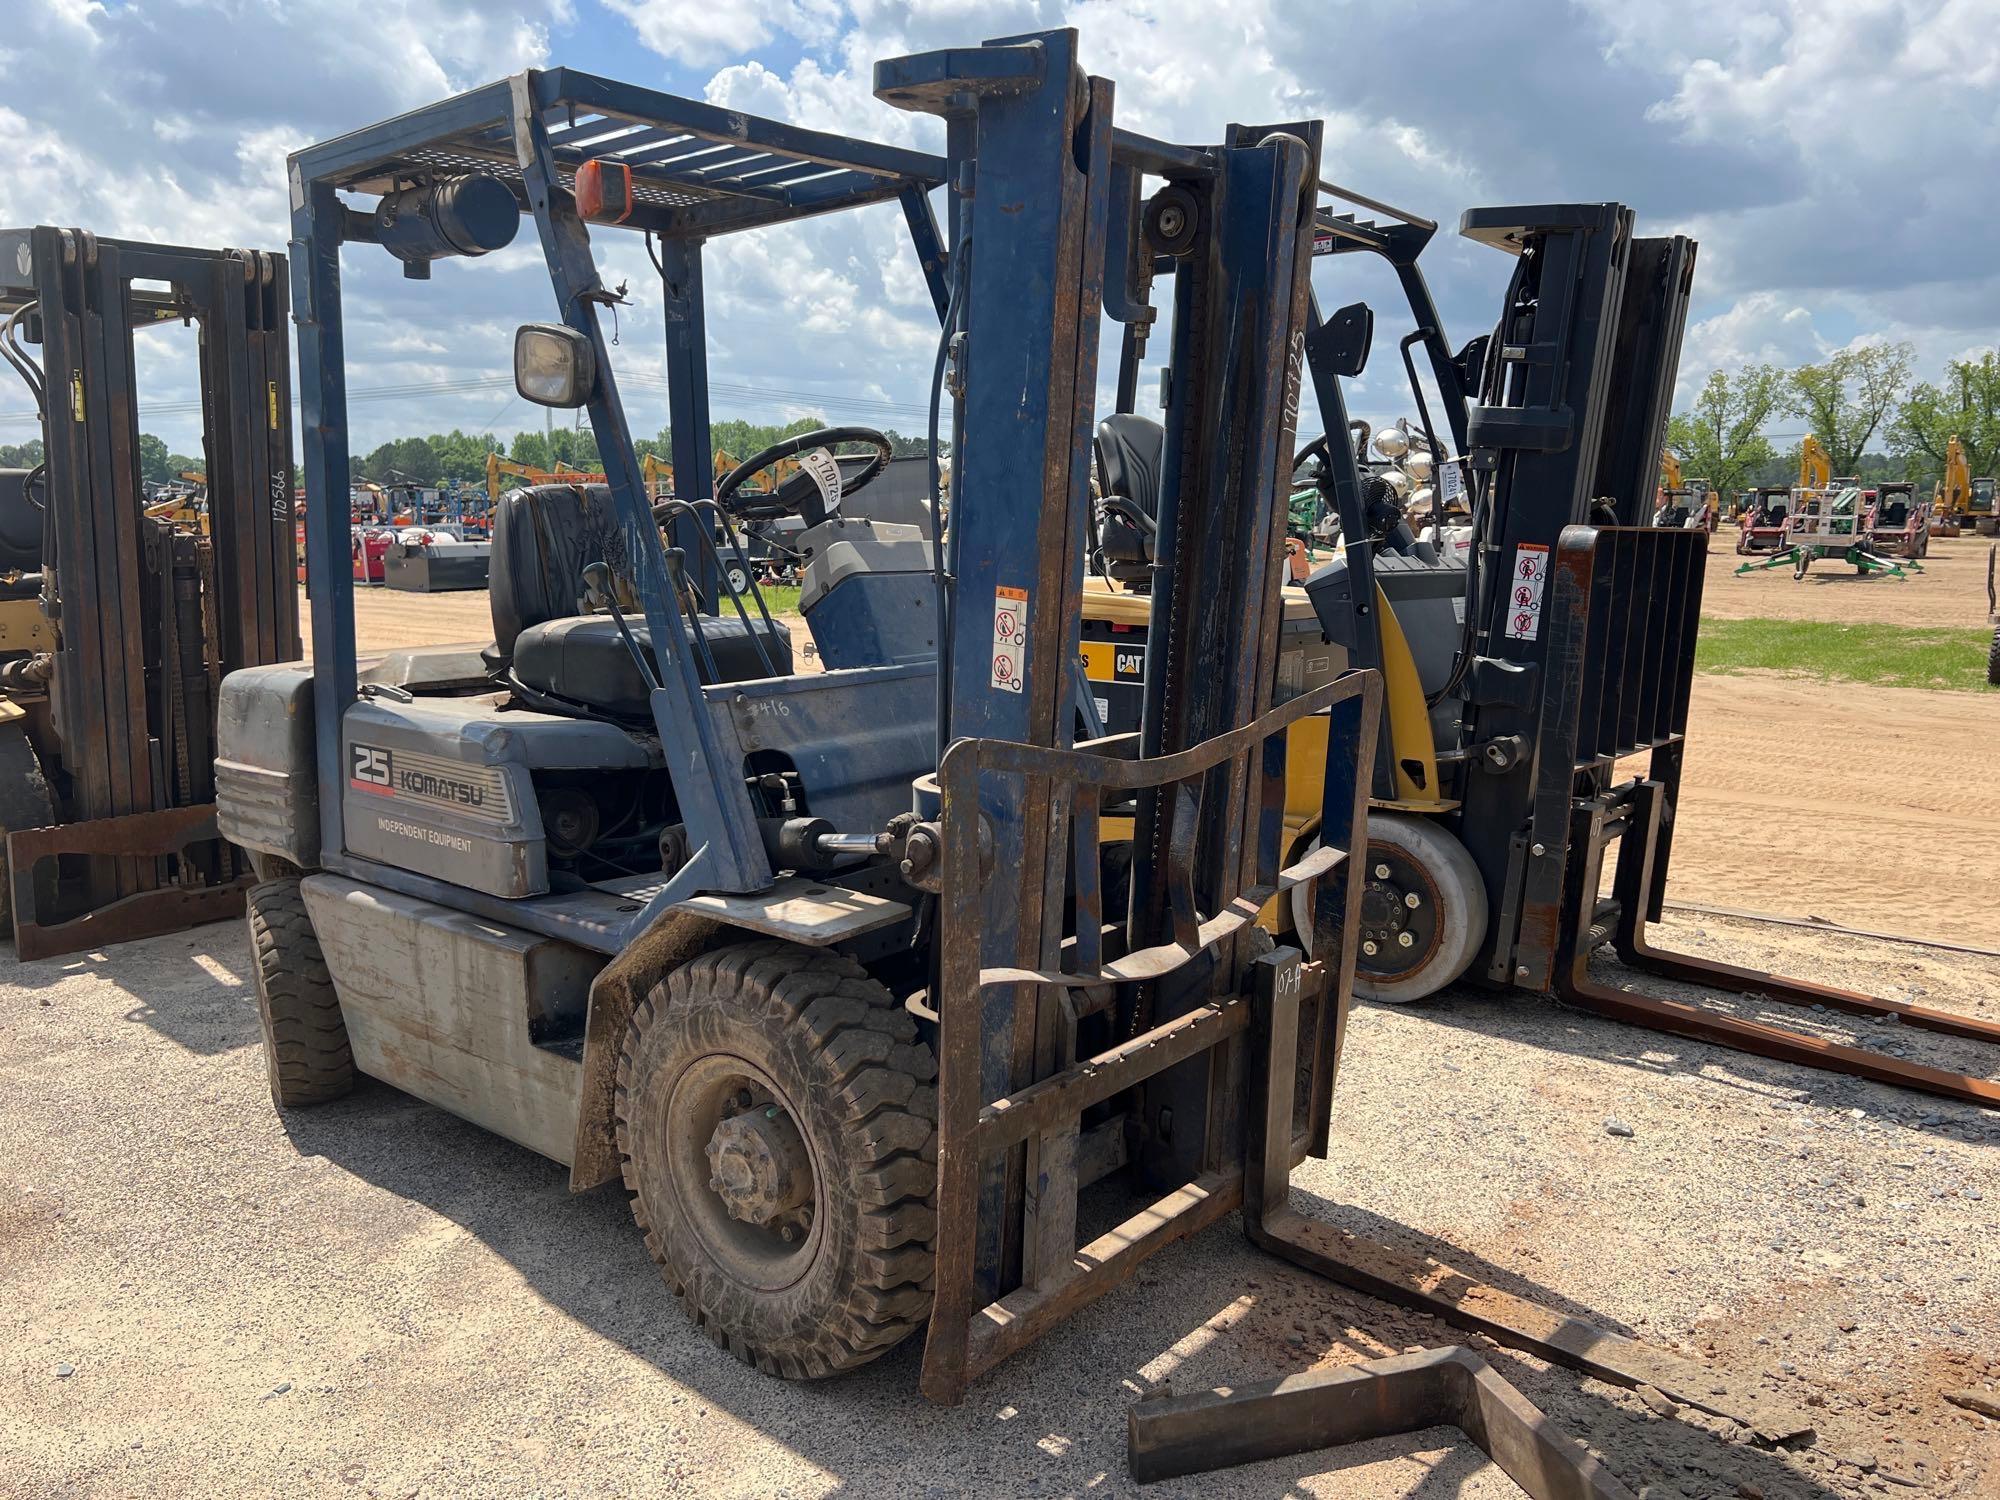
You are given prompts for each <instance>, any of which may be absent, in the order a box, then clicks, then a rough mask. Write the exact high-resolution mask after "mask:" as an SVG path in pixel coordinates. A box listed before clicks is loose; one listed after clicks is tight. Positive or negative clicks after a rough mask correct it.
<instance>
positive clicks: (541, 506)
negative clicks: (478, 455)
mask: <svg viewBox="0 0 2000 1500" xmlns="http://www.w3.org/2000/svg"><path fill="white" fill-rule="evenodd" d="M593 562H602V563H604V564H605V565H606V566H607V567H608V568H609V569H610V570H611V576H612V580H613V587H614V589H615V590H616V591H617V593H618V596H619V607H620V608H621V609H622V610H623V611H624V612H625V616H626V623H627V624H628V625H629V626H630V627H631V629H632V634H633V636H634V638H635V639H636V640H637V641H638V642H639V645H640V646H641V648H642V649H649V648H650V646H651V639H650V637H649V635H648V634H647V630H646V624H645V617H644V615H643V614H641V613H640V611H639V607H638V598H637V595H636V593H635V591H634V590H633V588H632V585H631V574H632V570H631V567H630V563H629V559H628V556H627V552H626V547H625V535H624V532H623V531H622V530H621V529H620V527H619V525H618V514H617V508H616V506H615V505H614V504H613V502H612V499H611V490H610V487H609V486H608V485H602V484H592V485H570V484H540V485H533V486H531V487H529V488H527V489H520V490H513V491H511V492H509V493H508V494H506V495H504V496H502V497H501V500H500V504H499V506H498V508H497V509H496V511H495V513H494V517H493V558H492V581H491V584H490V590H491V594H492V606H493V650H494V655H495V656H496V657H497V658H498V659H499V661H500V662H501V663H503V664H504V667H505V671H506V674H507V678H508V681H509V682H510V683H511V684H512V685H513V687H514V688H515V689H516V690H517V691H518V692H520V693H521V694H522V695H523V696H524V697H527V698H528V699H530V700H531V701H536V702H538V703H542V704H545V705H546V706H551V707H557V708H560V707H562V706H564V705H575V706H578V707H582V708H586V709H590V710H592V711H594V712H596V713H598V714H601V715H603V716H605V717H607V718H613V719H622V720H625V719H629V720H642V721H643V720H646V719H649V718H650V717H651V716H652V705H651V704H650V702H649V701H648V699H647V686H646V679H645V677H644V675H643V674H642V673H641V672H640V670H639V664H638V663H637V662H636V661H634V660H633V659H632V653H631V651H630V650H629V649H627V647H626V645H625V641H624V638H623V637H622V636H621V635H620V634H619V632H618V625H617V622H616V621H614V620H613V619H612V618H611V616H610V615H608V614H585V613H583V607H584V599H583V596H584V582H583V570H584V569H585V568H586V567H588V566H589V565H590V564H591V563H593ZM701 633H702V640H703V641H704V642H705V643H706V645H707V652H706V653H705V654H704V653H703V651H702V650H701V649H700V648H699V647H697V648H696V650H695V652H694V658H695V665H696V670H697V671H698V672H699V673H700V675H701V677H702V680H703V681H704V682H744V681H749V680H751V679H754V678H759V677H769V676H774V675H775V676H785V675H788V674H789V673H790V672H791V670H792V641H791V632H790V631H788V630H787V629H786V628H785V627H784V626H783V625H781V624H779V623H778V622H777V621H775V620H774V621H772V622H771V624H770V626H769V627H768V628H766V626H765V624H764V621H763V618H762V617H761V615H759V614H758V613H757V612H756V611H754V610H753V611H751V622H750V623H749V624H747V625H746V624H745V623H744V621H743V620H742V619H741V618H739V617H738V616H737V615H736V614H735V613H734V611H733V609H732V612H731V613H730V614H728V615H725V616H720V617H717V618H712V619H711V618H709V617H706V616H704V617H703V618H702V621H701ZM760 645H761V647H762V650H761V651H760V650H759V646H760ZM711 662H713V670H711V668H710V663H711ZM767 662H768V665H767Z"/></svg>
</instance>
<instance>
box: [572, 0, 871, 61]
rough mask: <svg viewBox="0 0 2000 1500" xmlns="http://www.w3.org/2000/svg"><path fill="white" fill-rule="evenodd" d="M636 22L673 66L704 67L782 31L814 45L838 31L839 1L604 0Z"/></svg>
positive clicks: (641, 37) (649, 43) (654, 48)
mask: <svg viewBox="0 0 2000 1500" xmlns="http://www.w3.org/2000/svg"><path fill="white" fill-rule="evenodd" d="M603 4H604V6H605V8H606V9H607V10H610V11H613V12H615V13H616V14H618V15H621V16H623V17H624V18H625V19H626V20H627V21H629V22H631V23H632V30H633V31H634V32H635V33H636V34H637V36H638V38H639V40H640V42H641V43H643V44H644V45H645V46H646V47H648V48H650V49H651V50H652V51H654V52H656V53H658V54H659V55H660V56H661V57H664V58H667V59H668V60H669V61H672V62H680V63H691V64H704V63H716V62H720V61H722V60H723V59H724V58H729V57H741V56H743V55H744V54H745V53H747V52H749V51H751V50H753V49H755V48H757V47H761V46H763V45H764V44H765V43H766V42H768V41H770V40H771V38H772V37H773V36H774V35H776V34H777V33H779V32H781V31H782V32H785V33H788V34H789V35H792V36H795V37H798V38H800V39H801V40H804V41H809V42H814V43H818V42H824V41H828V40H830V39H831V38H832V37H833V36H834V35H835V34H836V32H837V31H838V28H839V25H840V21H841V9H842V8H841V6H840V4H839V3H838V0H736V3H735V4H732V5H717V4H714V3H713V0H603Z"/></svg>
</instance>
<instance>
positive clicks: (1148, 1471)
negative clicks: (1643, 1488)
mask: <svg viewBox="0 0 2000 1500" xmlns="http://www.w3.org/2000/svg"><path fill="white" fill-rule="evenodd" d="M1427 1427H1456V1428H1457V1429H1458V1430H1459V1431H1460V1432H1462V1433H1464V1434H1465V1436H1466V1438H1467V1440H1468V1441H1470V1442H1472V1443H1473V1444H1475V1445H1476V1446H1477V1447H1479V1448H1480V1449H1481V1450H1482V1451H1484V1452H1485V1453H1486V1454H1487V1456H1488V1457H1490V1458H1491V1459H1492V1460H1493V1461H1494V1463H1495V1464H1497V1465H1498V1466H1499V1467H1500V1470H1501V1472H1502V1473H1504V1474H1506V1476H1507V1477H1508V1478H1509V1479H1511V1480H1513V1481H1514V1483H1516V1484H1518V1485H1519V1486H1520V1487H1521V1488H1522V1489H1523V1490H1524V1491H1526V1492H1527V1493H1528V1494H1529V1495H1531V1496H1532V1497H1534V1500H1634V1497H1633V1494H1632V1491H1631V1490H1630V1489H1628V1488H1627V1487H1626V1486H1625V1485H1624V1484H1623V1483H1622V1482H1621V1481H1620V1480H1619V1479H1618V1478H1617V1476H1616V1475H1614V1474H1612V1472H1611V1471H1610V1470H1609V1469H1607V1468H1606V1467H1605V1466H1604V1464H1603V1463H1602V1462H1601V1461H1600V1460H1599V1459H1598V1458H1597V1457H1596V1455H1595V1454H1593V1453H1591V1452H1590V1450H1589V1449H1587V1448H1585V1447H1584V1446H1583V1444H1581V1443H1580V1442H1578V1441H1577V1440H1576V1439H1575V1438H1573V1437H1571V1436H1570V1435H1569V1434H1568V1433H1567V1432H1565V1431H1563V1429H1562V1428H1561V1427H1559V1426H1557V1425H1556V1423H1554V1422H1552V1421H1550V1420H1549V1418H1548V1417H1546V1416H1544V1415H1543V1414H1542V1412H1541V1410H1540V1408H1538V1407H1537V1406H1535V1404H1534V1403H1533V1402H1531V1401H1529V1400H1528V1398H1527V1397H1526V1396H1523V1395H1522V1394H1521V1393H1520V1392H1519V1391H1517V1390H1515V1389H1514V1387H1513V1386H1511V1385H1509V1384H1508V1383H1507V1382H1506V1381H1505V1380H1502V1379H1501V1378H1500V1376H1499V1375H1498V1374H1497V1373H1496V1372H1495V1371H1494V1369H1493V1368H1492V1366H1490V1365H1488V1364H1487V1363H1486V1361H1485V1360H1483V1359H1481V1358H1480V1357H1479V1356H1478V1355H1476V1354H1474V1353H1473V1352H1472V1351H1471V1350H1470V1349H1464V1348H1459V1347H1455V1346H1454V1347H1451V1348H1444V1349H1426V1350H1423V1351H1422V1352H1421V1353H1417V1354H1401V1355H1397V1356H1395V1357H1393V1358H1390V1359H1376V1360H1370V1361H1368V1362H1367V1363H1365V1364H1358V1365H1347V1366H1344V1367H1342V1368H1340V1369H1337V1370H1315V1371H1310V1372H1307V1373H1305V1374H1299V1375H1287V1376H1284V1377H1282V1378H1281V1379H1278V1380H1266V1381H1260V1382H1258V1383H1257V1384H1255V1385H1246V1386H1235V1387H1230V1388H1225V1389H1220V1390H1212V1391H1202V1392H1200V1393H1198V1394H1195V1395H1189V1396H1153V1397H1148V1398H1147V1399H1145V1400H1143V1401H1140V1402H1138V1403H1137V1404H1136V1405H1134V1406H1133V1407H1132V1408H1131V1410H1130V1411H1129V1413H1128V1414H1127V1417H1126V1430H1125V1461H1126V1464H1127V1466H1128V1467H1129V1468H1130V1469H1131V1471H1132V1477H1133V1478H1134V1479H1136V1480H1138V1481H1139V1483H1141V1484H1151V1483H1153V1482H1155V1481H1156V1480H1161V1479H1174V1478H1178V1477H1180V1476H1181V1475H1184V1474H1205V1473H1211V1472H1213V1471H1214V1470H1216V1469H1227V1468H1233V1467H1235V1466H1236V1465H1237V1464H1247V1463H1256V1462H1259V1461H1261V1460H1264V1459H1271V1458H1287V1457H1290V1456H1291V1455H1293V1454H1298V1453H1310V1452H1312V1451H1314V1450H1315V1449H1319V1448H1339V1447H1345V1446H1346V1445H1347V1444H1349V1443H1359V1442H1363V1441H1365V1440H1367V1439H1369V1438H1376V1437H1393V1436H1396V1435H1398V1434H1400V1433H1406V1432H1421V1431H1423V1430H1424V1429H1425V1428H1427Z"/></svg>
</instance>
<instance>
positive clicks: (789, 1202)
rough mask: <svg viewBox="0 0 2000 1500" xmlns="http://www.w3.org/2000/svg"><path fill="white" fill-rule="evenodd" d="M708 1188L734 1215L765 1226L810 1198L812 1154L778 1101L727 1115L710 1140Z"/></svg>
mask: <svg viewBox="0 0 2000 1500" xmlns="http://www.w3.org/2000/svg"><path fill="white" fill-rule="evenodd" d="M708 1164H709V1171H710V1173H711V1176H710V1178H709V1183H708V1185H709V1187H710V1189H711V1190H713V1191H714V1193H715V1194H716V1196H717V1197H719V1198H720V1199H721V1200H722V1203H723V1206H724V1207H725V1208H727V1209H728V1210H729V1216H730V1217H731V1218H732V1219H740V1220H741V1221H742V1222H744V1223H746V1224H759V1225H768V1224H771V1223H772V1222H773V1221H774V1220H776V1219H779V1218H782V1217H784V1216H785V1215H787V1214H790V1213H791V1212H792V1211H793V1210H795V1209H798V1208H801V1207H803V1206H804V1205H805V1204H806V1203H808V1202H809V1201H810V1200H811V1198H812V1184H813V1176H812V1157H811V1155H810V1153H808V1151H807V1150H806V1143H805V1140H804V1138H803V1137H802V1136H801V1135H800V1134H799V1127H798V1126H797V1125H795V1124H794V1123H793V1122H792V1117H791V1116H790V1115H789V1114H787V1113H786V1112H785V1111H784V1110H783V1109H781V1108H779V1107H778V1106H777V1105H776V1104H761V1105H752V1106H751V1107H749V1108H747V1109H744V1110H742V1112H741V1113H738V1114H734V1115H730V1116H729V1117H728V1118H726V1119H724V1120H722V1121H721V1122H720V1123H718V1124H717V1125H716V1127H715V1133H714V1134H713V1135H711V1136H710V1137H709V1140H708Z"/></svg>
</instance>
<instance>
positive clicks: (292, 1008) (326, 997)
mask: <svg viewBox="0 0 2000 1500" xmlns="http://www.w3.org/2000/svg"><path fill="white" fill-rule="evenodd" d="M244 917H245V920H247V921H248V923H249V925H250V954H251V958H252V959H253V960H254V962H255V966H256V983H257V1019H258V1020H259V1022H261V1023H262V1025H263V1030H264V1065H265V1069H266V1071H267V1072H268V1073H269V1075H270V1080H271V1099H272V1102H273V1103H275V1104H276V1105H277V1106H278V1108H280V1109H302V1108H307V1107H309V1106H311V1105H314V1104H327V1103H331V1102H332V1101H333V1100H335V1099H339V1098H342V1097H343V1096H345V1095H347V1094H349V1093H351V1092H353V1089H354V1053H353V1052H352V1051H351V1050H350V1048H349V1047H348V1043H347V1023H346V1022H345V1021H344V1020H342V1019H341V1015H340V998H339V996H337V995H336V994H335V993H334V990H333V976H332V975H331V974H330V973H329V972H328V971H327V967H326V957H325V955H324V954H322V953H321V952H320V947H319V936H318V934H317V933H315V932H314V931H313V925H312V918H311V917H310V916H309V915H308V914H307V912H306V903H305V897H304V896H302V895H301V894H300V893H299V883H298V881H297V880H296V879H285V880H269V881H266V882H265V883H264V884H262V885H254V886H252V887H251V888H250V894H249V896H248V897H247V898H245V902H244Z"/></svg>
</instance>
